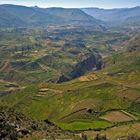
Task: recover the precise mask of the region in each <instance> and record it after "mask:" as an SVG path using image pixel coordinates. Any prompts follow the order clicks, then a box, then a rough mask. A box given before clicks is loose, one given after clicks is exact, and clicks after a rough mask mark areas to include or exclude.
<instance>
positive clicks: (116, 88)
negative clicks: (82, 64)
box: [0, 51, 140, 139]
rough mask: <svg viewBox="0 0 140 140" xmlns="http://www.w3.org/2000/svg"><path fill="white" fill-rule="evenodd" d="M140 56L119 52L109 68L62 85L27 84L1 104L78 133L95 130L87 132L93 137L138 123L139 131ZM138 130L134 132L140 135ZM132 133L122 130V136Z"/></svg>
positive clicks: (108, 64) (109, 60) (110, 60)
mask: <svg viewBox="0 0 140 140" xmlns="http://www.w3.org/2000/svg"><path fill="white" fill-rule="evenodd" d="M139 59H140V51H133V52H126V53H123V54H121V53H120V54H116V55H114V56H111V57H108V58H106V59H105V64H106V65H105V68H104V69H103V70H101V71H99V72H94V73H90V74H88V75H85V76H82V77H80V78H77V79H75V80H73V81H70V82H66V83H62V84H52V83H40V84H38V85H29V86H26V88H23V89H21V90H20V91H17V92H16V93H15V94H11V95H8V96H3V97H1V104H0V106H9V107H10V108H11V107H12V108H13V109H14V110H16V111H20V112H22V113H24V114H26V116H28V117H31V118H34V119H37V120H44V119H46V118H47V119H49V120H51V121H52V122H55V124H57V125H58V126H59V127H61V128H63V129H67V130H73V131H75V132H76V133H78V131H77V130H82V131H83V130H92V131H91V132H85V134H86V135H87V136H89V137H90V135H91V134H92V133H93V134H94V136H95V134H96V131H97V132H98V133H101V134H102V133H103V134H106V135H107V137H113V136H112V135H111V134H110V133H111V132H110V131H113V129H115V128H116V129H118V132H116V135H115V136H117V134H119V129H120V130H121V128H122V129H123V128H125V127H130V126H131V127H132V128H133V127H134V126H137V127H138V129H137V130H139V119H140V110H139V105H140V102H139V99H140V95H139V93H140V89H139V85H140V80H139V79H140V77H139V73H140V71H139V70H140V67H139V66H140V64H139V62H140V61H139ZM124 64H125V65H124ZM132 66H133V67H132ZM114 115H115V116H116V117H115V116H114ZM101 130H102V131H101ZM137 130H135V131H134V132H135V134H138V135H139V132H138V131H137ZM106 132H109V133H106ZM129 134H131V132H129V133H127V134H126V133H125V132H122V134H121V136H123V135H125V136H128V135H129ZM115 138H116V137H113V139H115ZM111 139H112V138H111Z"/></svg>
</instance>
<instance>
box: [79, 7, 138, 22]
mask: <svg viewBox="0 0 140 140" xmlns="http://www.w3.org/2000/svg"><path fill="white" fill-rule="evenodd" d="M81 10H83V11H84V12H85V13H87V14H88V15H91V16H93V17H94V18H96V19H99V20H102V21H104V22H107V23H112V24H114V25H118V24H136V25H140V7H139V6H137V7H133V8H120V9H99V8H82V9H81Z"/></svg>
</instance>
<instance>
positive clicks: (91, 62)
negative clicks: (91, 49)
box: [58, 55, 104, 83]
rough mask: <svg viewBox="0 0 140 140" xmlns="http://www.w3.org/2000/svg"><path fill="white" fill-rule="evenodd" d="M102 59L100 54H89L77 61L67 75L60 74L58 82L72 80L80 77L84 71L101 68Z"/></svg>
mask: <svg viewBox="0 0 140 140" xmlns="http://www.w3.org/2000/svg"><path fill="white" fill-rule="evenodd" d="M103 64H104V63H103V60H102V57H101V56H100V55H97V56H95V55H91V56H89V57H88V58H87V59H85V60H83V61H81V62H79V63H78V64H77V65H76V66H75V67H74V69H73V70H72V71H71V72H70V73H69V74H68V76H65V75H62V76H60V78H59V80H58V83H61V82H65V81H69V80H72V79H74V78H77V77H80V76H82V75H84V74H85V73H87V72H89V71H92V70H101V69H102V67H103Z"/></svg>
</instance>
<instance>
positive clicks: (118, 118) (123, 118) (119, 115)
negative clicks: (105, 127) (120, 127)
mask: <svg viewBox="0 0 140 140" xmlns="http://www.w3.org/2000/svg"><path fill="white" fill-rule="evenodd" d="M101 119H105V120H107V121H110V122H127V121H131V120H133V118H132V117H130V116H128V115H127V114H126V113H123V112H121V111H112V112H109V113H107V114H106V115H104V116H102V117H101Z"/></svg>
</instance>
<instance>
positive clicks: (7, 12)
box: [0, 4, 101, 28]
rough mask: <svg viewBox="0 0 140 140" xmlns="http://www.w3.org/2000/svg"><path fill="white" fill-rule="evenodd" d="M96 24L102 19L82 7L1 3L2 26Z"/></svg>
mask: <svg viewBox="0 0 140 140" xmlns="http://www.w3.org/2000/svg"><path fill="white" fill-rule="evenodd" d="M59 24H61V25H64V24H78V25H81V24H82V25H90V24H92V25H94V27H96V28H101V27H100V21H99V20H96V19H95V18H93V17H92V16H90V15H88V14H86V13H84V12H83V11H82V10H80V9H75V8H71V9H64V8H39V7H25V6H17V5H9V4H8V5H7V4H6V5H0V26H18V27H19V26H20V27H23V26H47V25H59Z"/></svg>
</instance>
